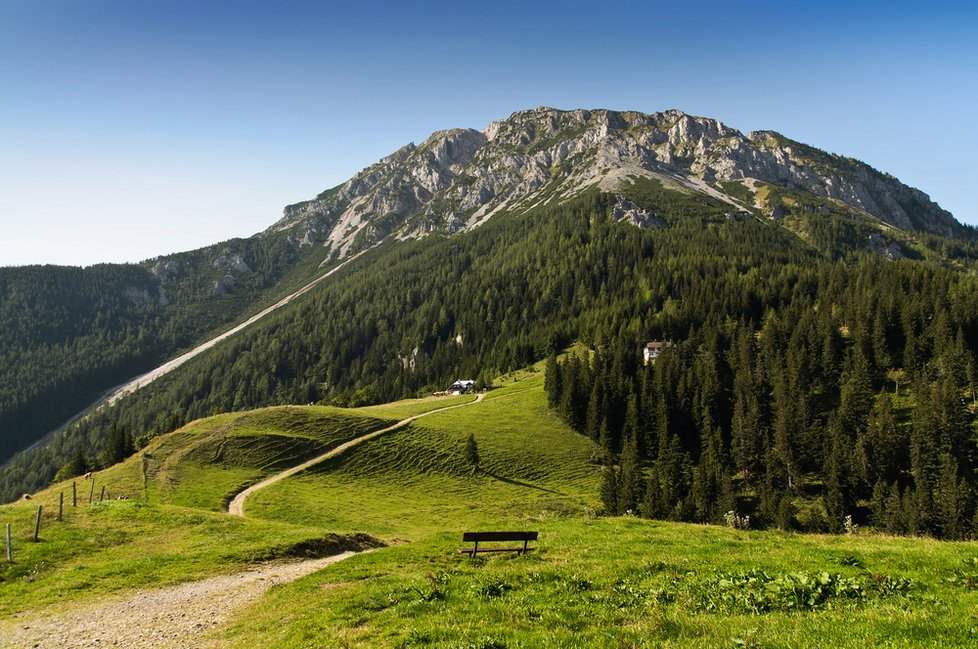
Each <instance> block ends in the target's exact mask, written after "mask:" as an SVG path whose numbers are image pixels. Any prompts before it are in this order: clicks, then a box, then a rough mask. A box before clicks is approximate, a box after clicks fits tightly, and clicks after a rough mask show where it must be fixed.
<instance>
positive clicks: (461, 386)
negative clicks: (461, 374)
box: [448, 379, 475, 395]
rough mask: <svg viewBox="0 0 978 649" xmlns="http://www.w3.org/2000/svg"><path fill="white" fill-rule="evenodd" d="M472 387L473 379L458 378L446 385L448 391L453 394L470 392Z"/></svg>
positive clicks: (473, 387)
mask: <svg viewBox="0 0 978 649" xmlns="http://www.w3.org/2000/svg"><path fill="white" fill-rule="evenodd" d="M474 389H475V381H473V380H472V379H459V380H458V381H455V383H452V384H451V385H450V386H449V387H448V393H449V394H454V395H459V394H468V393H469V392H472V391H473V390H474Z"/></svg>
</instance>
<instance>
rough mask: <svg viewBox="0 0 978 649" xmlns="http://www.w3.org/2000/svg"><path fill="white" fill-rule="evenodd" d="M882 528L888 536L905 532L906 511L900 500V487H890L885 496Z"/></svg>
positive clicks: (895, 484)
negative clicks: (884, 515)
mask: <svg viewBox="0 0 978 649" xmlns="http://www.w3.org/2000/svg"><path fill="white" fill-rule="evenodd" d="M883 526H884V528H885V529H886V531H887V532H889V533H890V534H903V533H905V532H906V531H907V518H906V509H905V507H904V503H903V500H902V499H901V498H900V485H898V484H897V483H896V482H894V483H893V484H892V485H890V490H889V493H888V494H887V496H886V517H885V519H884V521H883Z"/></svg>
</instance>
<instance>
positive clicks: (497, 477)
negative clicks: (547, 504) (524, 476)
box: [479, 469, 567, 496]
mask: <svg viewBox="0 0 978 649" xmlns="http://www.w3.org/2000/svg"><path fill="white" fill-rule="evenodd" d="M479 470H480V471H481V472H482V473H485V474H486V475H487V476H489V477H490V478H492V479H493V480H499V481H500V482H505V483H506V484H511V485H516V486H517V487H527V488H529V489H536V490H537V491H543V492H544V493H548V494H554V495H555V496H566V495H567V494H565V493H561V492H560V491H554V490H553V489H547V488H545V487H538V486H537V485H535V484H530V483H529V482H520V481H519V480H514V479H513V478H506V477H504V476H501V475H497V474H495V473H493V472H492V471H486V470H485V469H479Z"/></svg>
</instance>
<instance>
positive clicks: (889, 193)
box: [270, 108, 962, 256]
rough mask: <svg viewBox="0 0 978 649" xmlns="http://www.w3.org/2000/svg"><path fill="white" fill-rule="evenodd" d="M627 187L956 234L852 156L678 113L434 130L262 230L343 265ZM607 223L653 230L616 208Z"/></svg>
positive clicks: (586, 113)
mask: <svg viewBox="0 0 978 649" xmlns="http://www.w3.org/2000/svg"><path fill="white" fill-rule="evenodd" d="M637 177H649V178H654V179H657V180H659V181H661V182H662V183H663V184H664V185H665V186H667V187H668V188H670V189H673V190H676V191H682V192H698V193H702V194H706V195H709V196H711V197H713V198H715V199H718V200H721V201H724V202H726V203H729V204H730V205H731V210H732V211H741V210H744V209H748V210H751V211H752V212H754V213H756V214H761V215H763V216H767V217H771V218H777V217H780V216H782V215H783V214H784V213H785V212H786V207H785V206H786V205H790V204H791V203H790V201H791V199H790V198H789V199H782V198H780V197H781V195H782V194H783V193H785V192H787V193H789V194H790V193H792V192H793V193H796V194H797V193H801V194H804V195H809V196H811V197H815V198H817V199H821V200H824V201H831V202H833V203H836V204H838V205H841V206H845V207H846V209H848V210H850V211H851V212H852V213H853V214H859V215H862V216H865V217H868V218H870V219H873V220H876V221H877V222H878V223H879V224H880V227H894V228H899V229H901V230H906V231H925V232H930V233H934V234H939V235H942V236H955V235H956V234H958V233H960V232H961V228H962V226H961V225H960V224H959V223H958V222H957V221H955V220H954V218H953V217H952V216H951V214H950V213H948V212H947V211H945V210H943V209H941V208H940V207H939V206H938V205H937V204H935V203H934V202H932V201H931V200H930V199H929V197H928V196H927V195H926V194H924V193H923V192H921V191H919V190H917V189H913V188H911V187H908V186H906V185H904V184H903V183H901V182H900V181H898V180H897V179H896V178H893V177H892V176H890V175H888V174H884V173H881V172H879V171H877V170H876V169H873V168H872V167H870V166H869V165H866V164H864V163H862V162H859V161H858V160H854V159H851V158H846V157H842V156H838V155H833V154H829V153H826V152H824V151H820V150H818V149H815V148H813V147H810V146H808V145H805V144H801V143H799V142H795V141H793V140H790V139H788V138H786V137H784V136H782V135H779V134H777V133H774V132H772V131H759V132H753V133H749V134H747V135H744V134H743V133H741V132H739V131H737V130H735V129H732V128H729V127H727V126H725V125H723V124H722V123H721V122H719V121H717V120H714V119H708V118H703V117H694V116H691V115H687V114H685V113H683V112H681V111H678V110H668V111H665V112H661V113H654V114H651V115H647V114H643V113H637V112H615V111H609V110H572V111H561V110H556V109H552V108H536V109H533V110H527V111H521V112H517V113H514V114H513V115H511V116H510V117H509V118H507V119H504V120H500V121H497V122H493V123H492V124H490V125H489V126H488V127H487V128H486V129H485V130H483V131H476V130H472V129H453V130H449V131H439V132H437V133H434V134H433V135H432V136H431V137H429V138H428V139H427V140H425V141H424V142H423V143H421V144H420V145H417V146H415V145H414V144H409V145H407V146H405V147H403V148H401V149H399V150H398V151H396V152H394V153H393V154H391V155H389V156H387V157H386V158H383V159H382V160H380V161H379V162H377V163H376V164H374V165H372V166H370V167H368V168H367V169H364V170H363V171H361V172H360V173H358V174H356V175H355V176H354V177H353V178H351V179H350V180H348V181H347V182H345V183H343V184H342V185H339V186H337V187H334V188H332V189H330V190H327V191H325V192H323V193H322V194H320V195H319V196H317V197H316V198H314V199H312V200H309V201H305V202H301V203H296V204H294V205H289V206H288V207H286V208H285V211H284V214H283V216H282V218H281V220H279V221H278V222H277V223H276V224H275V225H273V226H272V228H270V231H282V230H287V231H290V233H291V236H292V237H293V241H295V242H297V243H298V244H299V245H316V244H319V245H325V246H329V247H331V248H332V249H333V250H334V251H338V252H339V254H340V255H341V256H345V255H348V254H350V253H352V252H354V251H356V250H360V249H363V248H364V247H367V246H369V245H370V244H372V243H374V242H377V241H380V240H382V239H385V238H387V237H391V236H393V237H396V238H398V239H405V238H413V237H420V236H424V235H426V234H428V233H431V232H444V233H446V234H452V233H455V232H461V231H466V230H469V229H472V228H474V227H477V226H478V225H479V224H480V223H482V222H484V221H485V220H486V219H488V218H490V217H491V216H492V215H493V214H497V213H499V212H501V211H510V212H513V211H516V212H519V211H526V210H528V209H529V208H532V207H534V206H537V205H542V204H551V203H554V202H560V201H563V200H566V199H568V198H571V197H573V196H575V195H577V194H579V193H580V192H582V191H585V190H587V189H589V188H591V187H594V186H597V187H599V188H600V189H601V190H603V191H607V192H611V193H614V192H615V191H616V189H617V188H619V187H620V186H621V184H622V183H625V182H629V181H630V180H632V179H635V178H637ZM616 210H617V212H620V214H618V218H621V219H623V220H627V221H629V222H632V223H634V224H636V225H640V226H642V227H658V226H660V225H663V222H662V221H661V220H660V219H659V218H658V217H656V216H655V215H654V214H651V213H641V212H639V211H636V206H633V205H627V204H625V203H622V202H619V205H618V208H616Z"/></svg>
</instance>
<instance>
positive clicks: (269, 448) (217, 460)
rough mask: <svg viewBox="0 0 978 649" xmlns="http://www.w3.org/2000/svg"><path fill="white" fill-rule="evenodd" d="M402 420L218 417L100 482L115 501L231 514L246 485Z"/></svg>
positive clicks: (310, 413)
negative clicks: (127, 499)
mask: <svg viewBox="0 0 978 649" xmlns="http://www.w3.org/2000/svg"><path fill="white" fill-rule="evenodd" d="M394 421H395V420H394V419H383V418H378V417H371V416H368V415H362V414H359V413H355V412H351V411H348V410H341V409H339V408H326V407H317V406H312V407H290V406H283V407H276V408H263V409H261V410H253V411H250V412H245V413H234V414H223V415H216V416H214V417H208V418H206V419H201V420H198V421H195V422H192V423H190V424H188V425H186V426H184V427H183V428H181V429H179V430H177V431H175V432H173V433H171V434H168V435H163V436H161V437H159V438H157V439H155V440H153V441H152V442H151V443H150V444H149V445H148V446H147V447H146V448H145V449H143V451H142V452H141V453H137V454H136V455H135V456H133V457H131V458H129V459H128V460H126V461H125V462H123V463H121V464H117V465H115V466H113V467H110V468H109V469H107V470H105V471H101V472H98V473H96V474H95V477H96V480H97V482H98V483H99V484H105V485H107V486H108V489H109V490H110V494H112V495H120V496H121V495H127V496H134V497H140V498H144V499H145V498H147V497H148V498H149V500H150V502H160V503H165V504H174V505H183V506H186V507H196V508H200V509H207V510H212V511H218V510H224V509H226V507H227V503H228V501H229V500H230V499H231V498H232V497H233V496H234V494H236V493H237V492H239V491H241V489H243V488H244V487H246V486H248V485H250V484H253V483H255V482H258V481H259V480H261V479H262V478H265V477H267V476H268V475H270V474H272V473H276V472H278V471H281V470H283V469H286V468H288V467H290V466H292V465H294V464H298V463H299V462H302V461H304V460H306V459H309V458H311V457H313V456H316V455H320V454H322V453H325V452H326V451H328V450H329V449H331V448H333V447H335V446H338V445H339V444H342V443H343V442H347V441H349V440H351V439H353V438H355V437H359V436H361V435H364V434H366V433H368V432H370V431H373V430H378V429H380V428H383V427H385V426H388V425H390V424H392V423H394ZM144 455H146V456H148V457H147V459H145V460H144V459H143V456H144ZM144 463H145V466H146V477H147V480H146V489H145V491H144V490H143V466H144ZM66 484H67V483H66ZM99 491H101V489H99Z"/></svg>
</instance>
